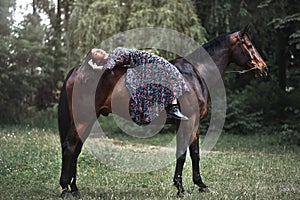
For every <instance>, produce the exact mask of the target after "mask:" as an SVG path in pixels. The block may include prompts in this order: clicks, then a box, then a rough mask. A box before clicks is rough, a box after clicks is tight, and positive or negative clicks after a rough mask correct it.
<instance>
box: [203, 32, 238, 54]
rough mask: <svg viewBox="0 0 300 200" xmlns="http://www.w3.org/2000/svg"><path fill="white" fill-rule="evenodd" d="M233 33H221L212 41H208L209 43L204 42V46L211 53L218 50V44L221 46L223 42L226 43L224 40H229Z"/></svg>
mask: <svg viewBox="0 0 300 200" xmlns="http://www.w3.org/2000/svg"><path fill="white" fill-rule="evenodd" d="M230 34H232V33H227V34H223V35H220V36H218V37H216V38H214V39H212V40H210V41H208V42H207V43H205V44H203V45H202V47H203V48H204V49H205V50H206V51H207V52H208V53H209V54H210V53H212V52H214V51H216V50H219V49H218V48H216V47H217V46H219V47H220V46H221V45H222V44H224V41H228V40H229V35H230Z"/></svg>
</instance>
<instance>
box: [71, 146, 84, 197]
mask: <svg viewBox="0 0 300 200" xmlns="http://www.w3.org/2000/svg"><path fill="white" fill-rule="evenodd" d="M82 145H83V142H82V141H80V142H79V143H78V144H77V145H76V148H75V152H74V156H73V159H72V163H71V168H72V169H71V173H72V178H71V183H70V187H71V193H72V195H73V196H74V197H78V198H79V197H80V192H79V190H78V187H77V185H76V173H77V160H78V156H79V154H80V152H81V149H82Z"/></svg>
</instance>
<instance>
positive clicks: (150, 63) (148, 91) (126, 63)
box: [105, 47, 189, 124]
mask: <svg viewBox="0 0 300 200" xmlns="http://www.w3.org/2000/svg"><path fill="white" fill-rule="evenodd" d="M115 66H121V67H128V69H127V73H126V83H125V84H126V87H127V89H128V91H129V93H130V95H131V98H130V102H129V113H130V116H131V118H132V119H133V121H135V122H136V123H138V124H148V123H150V122H151V121H152V120H153V119H155V118H156V117H157V116H158V115H159V114H160V112H161V111H162V110H164V109H165V107H166V106H168V105H170V104H171V102H172V101H173V100H174V99H175V98H179V97H180V96H182V95H183V93H184V92H188V91H189V88H188V86H187V84H186V82H185V80H184V78H183V76H182V74H181V73H180V72H179V71H178V69H177V68H176V67H175V66H174V65H172V64H171V63H169V62H168V61H167V60H165V59H164V58H162V57H159V56H157V55H155V54H152V53H149V52H146V51H141V50H132V49H127V48H121V47H118V48H116V49H115V50H114V51H112V52H111V53H110V54H109V56H108V60H107V64H106V65H105V67H107V68H109V69H112V68H113V67H115Z"/></svg>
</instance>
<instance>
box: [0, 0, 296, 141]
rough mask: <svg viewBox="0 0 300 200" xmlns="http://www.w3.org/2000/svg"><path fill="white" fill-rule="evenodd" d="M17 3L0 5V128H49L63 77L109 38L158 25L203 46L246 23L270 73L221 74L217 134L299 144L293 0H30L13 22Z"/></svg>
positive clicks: (9, 0)
mask: <svg viewBox="0 0 300 200" xmlns="http://www.w3.org/2000/svg"><path fill="white" fill-rule="evenodd" d="M16 5H17V4H16V0H0V9H1V12H0V27H1V29H0V47H1V48H0V88H1V89H0V126H7V125H11V124H24V125H28V126H39V127H56V120H57V115H56V112H57V103H58V98H59V94H60V88H61V86H62V83H63V80H64V77H65V75H66V73H67V72H68V71H69V70H70V69H71V68H72V67H74V66H76V65H78V64H80V63H81V62H82V60H83V59H84V57H85V55H86V53H87V52H88V50H89V49H91V48H93V47H97V46H98V45H99V44H100V42H101V41H103V40H104V39H106V38H109V37H110V36H112V35H114V34H117V33H120V32H123V31H126V30H130V29H134V28H141V27H162V28H168V29H173V30H176V31H178V32H181V33H184V34H186V35H188V36H190V37H192V38H193V39H194V40H196V41H198V42H199V43H200V44H203V43H205V42H207V41H209V40H210V39H212V38H214V37H216V36H218V35H221V34H224V33H229V32H232V31H237V30H240V29H242V28H243V27H244V26H245V25H247V24H250V27H251V31H250V37H251V39H252V40H253V42H254V44H255V46H256V47H257V49H258V51H259V52H260V53H261V55H262V57H263V58H264V60H265V61H266V63H267V65H268V67H269V69H270V73H269V77H268V78H265V79H255V78H254V75H253V74H251V73H249V74H243V75H239V74H236V73H226V74H225V76H224V78H223V80H224V83H225V87H226V94H227V106H228V108H227V115H226V123H225V126H224V132H225V133H226V132H230V133H234V134H254V133H268V134H280V135H281V138H282V140H281V142H283V143H293V144H298V145H300V136H299V135H300V134H299V132H300V123H299V121H300V103H299V102H300V89H299V86H300V84H299V83H300V57H299V55H300V53H299V52H300V13H299V11H300V1H299V0H280V1H277V0H265V1H252V0H251V1H250V0H237V1H236V0H234V1H233V0H229V1H228V0H213V1H200V0H181V1H180V0H161V1H159V0H148V1H141V0H139V1H138V0H127V1H124V0H95V1H92V0H55V1H48V0H39V1H38V0H32V2H31V3H30V4H28V6H27V12H26V13H25V14H24V19H23V20H22V21H20V22H18V21H17V20H16V18H15V14H16V10H17V7H16ZM42 19H43V20H42ZM45 19H46V20H45ZM158 53H159V51H158ZM161 55H162V56H164V55H163V53H162V54H161ZM240 69H241V68H240V67H238V66H235V65H231V66H230V70H240ZM205 123H207V122H204V123H203V124H204V126H205Z"/></svg>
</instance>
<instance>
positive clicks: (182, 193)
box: [177, 192, 190, 198]
mask: <svg viewBox="0 0 300 200" xmlns="http://www.w3.org/2000/svg"><path fill="white" fill-rule="evenodd" d="M188 196H190V194H189V193H187V192H177V197H178V198H185V197H188Z"/></svg>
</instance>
